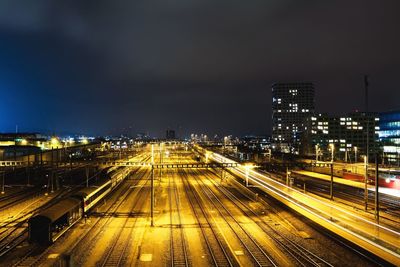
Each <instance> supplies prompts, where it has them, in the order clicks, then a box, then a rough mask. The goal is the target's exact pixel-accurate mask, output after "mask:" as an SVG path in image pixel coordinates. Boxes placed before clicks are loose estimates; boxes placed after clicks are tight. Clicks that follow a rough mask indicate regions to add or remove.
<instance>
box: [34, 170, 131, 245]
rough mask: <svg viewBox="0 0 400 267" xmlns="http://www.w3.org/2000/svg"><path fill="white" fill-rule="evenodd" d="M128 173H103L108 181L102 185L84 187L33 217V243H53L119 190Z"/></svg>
mask: <svg viewBox="0 0 400 267" xmlns="http://www.w3.org/2000/svg"><path fill="white" fill-rule="evenodd" d="M128 174H129V172H127V171H126V170H114V171H107V172H105V173H104V174H103V175H106V176H107V179H106V181H105V182H103V183H101V184H100V185H99V186H97V187H88V188H83V189H81V190H80V191H78V192H77V193H75V194H74V195H72V196H70V197H68V198H66V199H63V200H60V201H59V202H57V203H56V204H54V205H52V206H50V207H49V208H46V209H45V210H42V211H41V212H40V213H38V214H36V215H34V216H32V218H30V219H29V220H28V232H29V241H30V242H31V243H38V244H41V245H48V244H51V243H53V242H54V241H55V240H57V239H58V238H59V237H60V236H61V235H62V234H63V233H65V232H66V231H67V230H68V229H69V228H70V227H72V226H73V225H74V224H75V223H76V222H78V221H79V220H80V219H81V218H82V217H83V216H84V214H85V213H86V212H88V211H89V210H90V209H91V208H92V207H93V206H94V205H95V204H96V203H98V202H99V201H100V200H101V199H103V198H104V197H105V196H106V195H107V194H108V193H110V192H111V191H112V190H113V189H115V187H116V186H117V185H119V184H120V182H121V181H122V180H123V179H124V178H125V177H127V176H128Z"/></svg>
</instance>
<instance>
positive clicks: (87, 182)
mask: <svg viewBox="0 0 400 267" xmlns="http://www.w3.org/2000/svg"><path fill="white" fill-rule="evenodd" d="M86 187H89V166H86Z"/></svg>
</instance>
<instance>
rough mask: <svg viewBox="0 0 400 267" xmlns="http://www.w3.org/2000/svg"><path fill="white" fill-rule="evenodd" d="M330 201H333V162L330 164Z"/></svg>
mask: <svg viewBox="0 0 400 267" xmlns="http://www.w3.org/2000/svg"><path fill="white" fill-rule="evenodd" d="M329 195H330V199H331V200H333V161H332V163H331V184H330V192H329Z"/></svg>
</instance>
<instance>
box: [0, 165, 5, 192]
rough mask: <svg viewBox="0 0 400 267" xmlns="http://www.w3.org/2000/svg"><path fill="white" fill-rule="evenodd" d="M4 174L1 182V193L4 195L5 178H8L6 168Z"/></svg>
mask: <svg viewBox="0 0 400 267" xmlns="http://www.w3.org/2000/svg"><path fill="white" fill-rule="evenodd" d="M2 174H3V175H2V176H3V179H2V182H1V194H2V195H3V194H4V193H5V191H4V183H5V181H4V180H5V179H6V169H5V168H4V170H3V172H2Z"/></svg>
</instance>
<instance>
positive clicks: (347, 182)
mask: <svg viewBox="0 0 400 267" xmlns="http://www.w3.org/2000/svg"><path fill="white" fill-rule="evenodd" d="M292 173H295V174H298V175H301V176H305V177H309V178H311V179H319V180H324V181H327V182H330V180H331V176H330V175H327V174H322V173H317V172H311V171H292ZM333 182H334V183H336V184H342V185H347V186H351V187H356V188H360V189H364V188H365V184H364V183H361V182H357V181H352V180H347V179H344V178H341V177H337V176H334V177H333ZM368 190H369V191H373V192H375V186H374V185H368ZM379 193H381V194H386V195H390V196H393V197H399V198H400V190H398V189H393V188H386V187H382V186H380V187H379Z"/></svg>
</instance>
